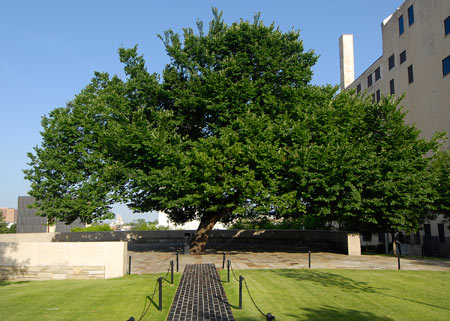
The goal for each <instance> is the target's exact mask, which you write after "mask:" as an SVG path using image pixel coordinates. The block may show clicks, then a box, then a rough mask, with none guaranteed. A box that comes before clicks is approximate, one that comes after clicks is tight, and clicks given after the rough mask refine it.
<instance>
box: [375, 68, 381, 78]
mask: <svg viewBox="0 0 450 321" xmlns="http://www.w3.org/2000/svg"><path fill="white" fill-rule="evenodd" d="M380 78H381V71H380V67H378V68H377V69H375V81H377V80H378V79H380Z"/></svg>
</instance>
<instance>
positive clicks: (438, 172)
mask: <svg viewBox="0 0 450 321" xmlns="http://www.w3.org/2000/svg"><path fill="white" fill-rule="evenodd" d="M429 169H430V173H431V176H432V179H433V180H432V184H433V187H434V189H435V191H436V199H435V201H434V209H433V210H434V212H435V213H440V214H444V215H445V216H446V217H447V218H449V219H450V150H446V151H439V152H438V153H436V154H435V155H434V157H433V160H432V162H431V164H430V167H429Z"/></svg>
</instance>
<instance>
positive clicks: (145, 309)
mask: <svg viewBox="0 0 450 321" xmlns="http://www.w3.org/2000/svg"><path fill="white" fill-rule="evenodd" d="M172 257H173V256H172ZM172 257H171V258H172ZM169 272H170V266H169V268H168V269H167V272H166V275H164V277H163V278H162V279H163V281H166V282H169V281H167V279H166V278H167V275H169ZM157 288H158V280H156V284H155V289H154V290H153V294H152V296H151V297H148V296H147V297H146V298H145V305H144V310H142V313H141V317H140V318H139V320H138V321H141V320H142V318H144V317H145V315H146V314H147V312H148V309H150V307H151V305H152V301H153V298H154V297H155V294H156V289H157ZM147 300H148V301H149V302H148V305H147Z"/></svg>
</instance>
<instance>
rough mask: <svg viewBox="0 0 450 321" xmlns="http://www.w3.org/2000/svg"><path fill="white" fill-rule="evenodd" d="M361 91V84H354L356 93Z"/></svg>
mask: <svg viewBox="0 0 450 321" xmlns="http://www.w3.org/2000/svg"><path fill="white" fill-rule="evenodd" d="M360 92H361V84H359V85H358V86H356V93H357V94H359V93H360Z"/></svg>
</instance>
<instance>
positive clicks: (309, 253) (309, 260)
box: [308, 251, 311, 268]
mask: <svg viewBox="0 0 450 321" xmlns="http://www.w3.org/2000/svg"><path fill="white" fill-rule="evenodd" d="M308 268H311V251H308Z"/></svg>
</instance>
